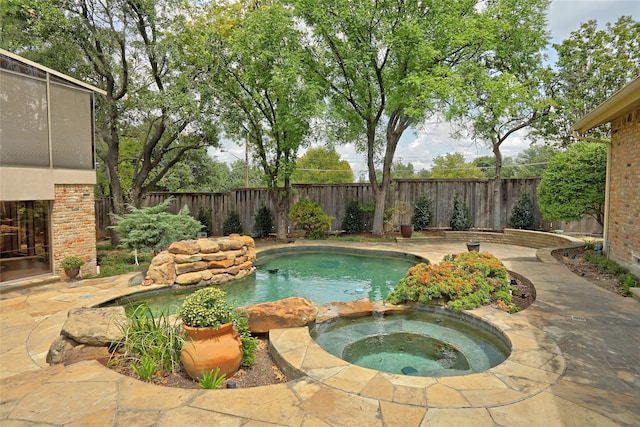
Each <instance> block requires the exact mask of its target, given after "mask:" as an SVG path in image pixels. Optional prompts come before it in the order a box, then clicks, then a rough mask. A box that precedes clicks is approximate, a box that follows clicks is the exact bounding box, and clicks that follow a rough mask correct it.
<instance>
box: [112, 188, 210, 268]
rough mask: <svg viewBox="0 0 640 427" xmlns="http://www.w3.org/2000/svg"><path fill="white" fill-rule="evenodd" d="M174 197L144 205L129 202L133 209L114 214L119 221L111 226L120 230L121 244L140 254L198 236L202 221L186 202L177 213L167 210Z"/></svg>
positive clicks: (156, 250) (116, 220) (117, 231)
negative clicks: (196, 217) (191, 211)
mask: <svg viewBox="0 0 640 427" xmlns="http://www.w3.org/2000/svg"><path fill="white" fill-rule="evenodd" d="M173 200H174V199H173V198H169V199H167V200H165V201H164V202H162V203H160V204H159V205H156V206H153V207H149V208H142V209H138V208H136V207H134V206H129V210H130V211H131V212H130V213H128V214H125V215H113V219H114V220H115V222H116V225H114V226H111V227H110V228H113V229H114V230H115V231H116V233H117V234H118V238H119V239H120V246H121V247H124V248H127V249H134V250H136V256H137V251H139V250H140V251H149V252H150V251H154V252H160V251H162V250H163V249H165V248H167V247H169V245H170V244H171V243H173V242H177V241H180V240H188V239H194V238H195V237H196V236H197V235H198V231H200V230H201V229H202V224H200V222H199V221H197V220H196V219H194V218H193V217H192V216H191V215H189V209H188V208H187V207H186V206H185V207H183V208H182V209H181V210H180V212H178V213H177V214H175V215H174V214H171V213H169V212H167V210H168V209H169V204H170V203H172V202H173ZM136 264H137V262H136Z"/></svg>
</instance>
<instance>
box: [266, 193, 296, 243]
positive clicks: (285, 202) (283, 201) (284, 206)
mask: <svg viewBox="0 0 640 427" xmlns="http://www.w3.org/2000/svg"><path fill="white" fill-rule="evenodd" d="M290 195H291V188H290V187H289V188H286V187H285V188H284V189H282V188H277V187H272V188H270V189H269V199H270V200H271V204H272V205H273V206H274V208H275V216H276V224H277V227H276V235H277V239H278V240H286V239H287V238H288V234H289V229H288V228H289V227H288V225H289V218H288V216H287V215H288V213H289V197H290Z"/></svg>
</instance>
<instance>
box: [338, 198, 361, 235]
mask: <svg viewBox="0 0 640 427" xmlns="http://www.w3.org/2000/svg"><path fill="white" fill-rule="evenodd" d="M364 226H365V223H364V211H363V210H362V207H361V206H360V204H359V203H358V201H357V200H356V199H353V200H351V201H350V202H349V204H348V205H347V209H346V210H345V214H344V218H343V219H342V229H343V230H344V231H345V232H346V233H362V232H363V231H364Z"/></svg>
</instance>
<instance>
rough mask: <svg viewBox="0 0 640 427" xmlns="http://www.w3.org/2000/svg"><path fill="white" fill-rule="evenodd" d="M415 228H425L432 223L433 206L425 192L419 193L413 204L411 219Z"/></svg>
mask: <svg viewBox="0 0 640 427" xmlns="http://www.w3.org/2000/svg"><path fill="white" fill-rule="evenodd" d="M411 222H412V223H413V227H414V228H415V229H416V230H426V229H427V228H428V227H429V226H430V225H431V223H433V208H432V207H431V199H430V198H429V196H427V195H426V194H424V193H423V194H420V195H419V196H418V199H417V200H416V203H415V204H414V205H413V218H412V220H411Z"/></svg>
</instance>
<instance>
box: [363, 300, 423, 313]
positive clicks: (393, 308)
mask: <svg viewBox="0 0 640 427" xmlns="http://www.w3.org/2000/svg"><path fill="white" fill-rule="evenodd" d="M373 311H374V312H375V313H379V314H383V315H387V314H409V313H413V312H414V311H416V309H415V307H411V306H408V305H395V304H390V303H388V302H386V301H374V302H373Z"/></svg>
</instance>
